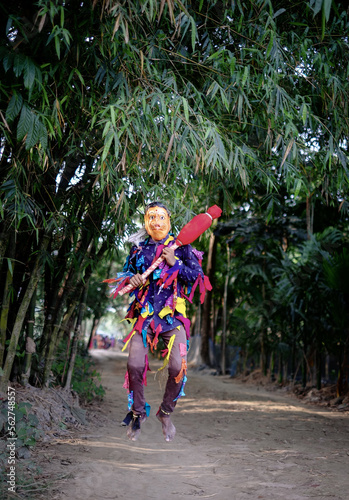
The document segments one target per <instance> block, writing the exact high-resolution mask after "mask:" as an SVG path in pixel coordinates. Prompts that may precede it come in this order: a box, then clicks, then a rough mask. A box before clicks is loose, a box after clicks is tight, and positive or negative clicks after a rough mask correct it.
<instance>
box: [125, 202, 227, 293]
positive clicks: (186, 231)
mask: <svg viewBox="0 0 349 500" xmlns="http://www.w3.org/2000/svg"><path fill="white" fill-rule="evenodd" d="M221 214H222V209H221V208H219V207H218V206H217V205H213V206H212V207H210V208H209V209H208V210H207V212H206V213H204V214H199V215H196V216H195V217H194V218H193V219H192V220H191V221H189V222H188V223H187V224H186V225H185V226H184V227H183V229H182V230H181V231H180V233H179V235H178V236H177V238H176V242H175V244H174V245H173V246H172V248H173V249H174V250H175V249H176V248H178V247H180V246H181V245H189V244H190V243H193V241H195V240H196V239H197V238H198V237H199V236H201V234H202V233H204V232H205V231H206V229H208V228H209V227H210V226H211V224H212V221H213V220H214V219H218V217H220V216H221ZM164 259H165V258H164V257H163V256H162V255H161V256H160V257H159V258H158V259H157V260H156V261H155V262H154V263H153V264H152V265H151V266H150V267H149V268H148V269H147V270H146V271H145V272H144V273H143V274H142V277H143V278H147V277H148V276H149V274H151V273H152V272H153V271H154V269H156V268H157V267H158V265H159V264H160V263H161V262H162V261H163V260H164ZM133 289H134V287H133V286H132V285H127V286H125V287H124V288H122V289H121V290H120V291H119V295H124V294H125V293H127V292H130V291H131V290H133Z"/></svg>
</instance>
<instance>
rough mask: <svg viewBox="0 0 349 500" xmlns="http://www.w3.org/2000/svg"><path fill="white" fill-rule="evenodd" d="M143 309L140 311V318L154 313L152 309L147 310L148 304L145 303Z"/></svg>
mask: <svg viewBox="0 0 349 500" xmlns="http://www.w3.org/2000/svg"><path fill="white" fill-rule="evenodd" d="M144 307H145V311H144V312H142V313H141V316H142V318H146V317H147V316H151V315H152V314H154V311H152V312H149V304H148V303H147V304H146V305H145V306H144Z"/></svg>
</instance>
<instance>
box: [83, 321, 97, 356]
mask: <svg viewBox="0 0 349 500" xmlns="http://www.w3.org/2000/svg"><path fill="white" fill-rule="evenodd" d="M100 322H101V318H100V317H97V316H95V317H94V318H93V323H92V328H91V332H90V335H89V339H88V341H87V345H86V353H88V350H89V348H90V345H91V342H92V340H93V337H94V336H95V335H96V332H97V329H98V326H99V323H100Z"/></svg>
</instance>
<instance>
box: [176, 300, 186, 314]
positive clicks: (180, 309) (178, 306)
mask: <svg viewBox="0 0 349 500" xmlns="http://www.w3.org/2000/svg"><path fill="white" fill-rule="evenodd" d="M176 310H177V311H178V312H179V314H181V315H182V316H184V317H185V318H186V317H187V315H186V307H185V299H183V297H178V298H177V304H176Z"/></svg>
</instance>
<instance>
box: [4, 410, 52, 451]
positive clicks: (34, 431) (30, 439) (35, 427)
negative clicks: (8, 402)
mask: <svg viewBox="0 0 349 500" xmlns="http://www.w3.org/2000/svg"><path fill="white" fill-rule="evenodd" d="M31 408H32V405H31V404H30V403H28V402H23V401H22V402H20V403H16V405H15V407H14V411H13V413H14V421H15V422H16V431H15V434H16V438H17V439H16V448H20V447H21V446H35V445H36V442H37V441H38V440H40V438H41V437H42V436H43V431H42V429H40V424H39V420H38V418H37V416H36V415H35V414H34V413H32V412H31V411H30V410H31ZM1 417H2V418H1V428H0V435H2V436H6V433H7V424H6V422H7V417H8V410H7V408H3V409H2V410H1Z"/></svg>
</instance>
